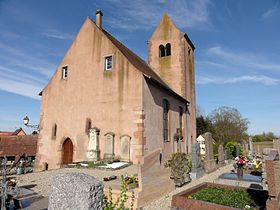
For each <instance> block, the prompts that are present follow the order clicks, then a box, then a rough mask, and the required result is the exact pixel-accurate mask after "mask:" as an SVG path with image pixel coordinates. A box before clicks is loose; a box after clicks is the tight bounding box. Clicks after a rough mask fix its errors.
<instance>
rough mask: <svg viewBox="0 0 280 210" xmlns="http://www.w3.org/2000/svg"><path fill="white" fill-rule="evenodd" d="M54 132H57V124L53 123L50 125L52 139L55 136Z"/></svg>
mask: <svg viewBox="0 0 280 210" xmlns="http://www.w3.org/2000/svg"><path fill="white" fill-rule="evenodd" d="M56 134H57V125H56V123H55V124H53V127H52V139H55V138H56Z"/></svg>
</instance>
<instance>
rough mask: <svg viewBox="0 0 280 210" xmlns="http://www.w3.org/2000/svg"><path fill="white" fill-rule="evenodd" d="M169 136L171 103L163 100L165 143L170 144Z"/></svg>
mask: <svg viewBox="0 0 280 210" xmlns="http://www.w3.org/2000/svg"><path fill="white" fill-rule="evenodd" d="M168 136H169V102H168V101H167V100H166V99H164V100H163V140H164V142H168V140H169V139H168Z"/></svg>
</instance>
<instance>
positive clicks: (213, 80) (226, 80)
mask: <svg viewBox="0 0 280 210" xmlns="http://www.w3.org/2000/svg"><path fill="white" fill-rule="evenodd" d="M196 82H197V84H200V85H206V84H221V85H222V84H235V83H239V82H254V83H261V84H263V85H268V86H269V85H279V84H280V79H275V78H271V77H268V76H264V75H253V76H239V77H207V76H197V79H196Z"/></svg>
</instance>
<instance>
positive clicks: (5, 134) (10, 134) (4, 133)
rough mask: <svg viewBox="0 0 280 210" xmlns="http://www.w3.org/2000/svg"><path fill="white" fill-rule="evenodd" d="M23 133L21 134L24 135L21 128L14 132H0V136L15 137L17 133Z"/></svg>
mask: <svg viewBox="0 0 280 210" xmlns="http://www.w3.org/2000/svg"><path fill="white" fill-rule="evenodd" d="M21 131H23V133H24V134H25V135H26V133H25V132H24V130H23V129H22V128H18V129H16V130H15V131H11V132H10V131H0V136H16V135H18V134H19V132H21Z"/></svg>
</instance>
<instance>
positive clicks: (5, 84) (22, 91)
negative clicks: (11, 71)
mask: <svg viewBox="0 0 280 210" xmlns="http://www.w3.org/2000/svg"><path fill="white" fill-rule="evenodd" d="M41 89H42V86H38V85H32V84H27V83H26V82H25V81H23V82H20V81H14V80H11V79H7V78H2V77H0V90H4V91H7V92H10V93H15V94H18V95H22V96H26V97H29V98H33V99H37V100H40V97H39V96H38V94H39V92H40V91H41Z"/></svg>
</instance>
